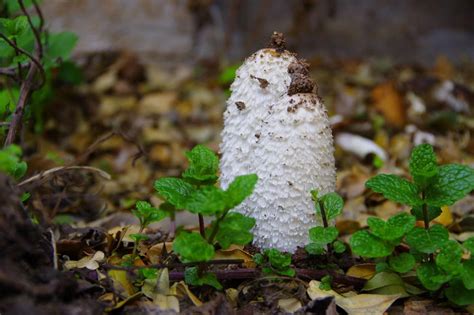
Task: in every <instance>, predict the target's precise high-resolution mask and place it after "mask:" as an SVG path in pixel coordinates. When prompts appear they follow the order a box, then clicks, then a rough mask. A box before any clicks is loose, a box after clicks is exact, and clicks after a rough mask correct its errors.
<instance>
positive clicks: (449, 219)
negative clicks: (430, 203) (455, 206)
mask: <svg viewBox="0 0 474 315" xmlns="http://www.w3.org/2000/svg"><path fill="white" fill-rule="evenodd" d="M434 221H435V222H436V223H439V224H442V225H444V226H448V225H450V224H451V223H453V221H454V219H453V214H452V213H451V209H450V208H449V207H448V206H444V207H441V214H440V215H439V217H437V218H436V219H434Z"/></svg>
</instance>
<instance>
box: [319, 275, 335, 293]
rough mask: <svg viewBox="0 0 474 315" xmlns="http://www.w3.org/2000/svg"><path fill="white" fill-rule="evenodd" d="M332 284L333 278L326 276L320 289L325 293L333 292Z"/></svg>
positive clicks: (322, 279)
mask: <svg viewBox="0 0 474 315" xmlns="http://www.w3.org/2000/svg"><path fill="white" fill-rule="evenodd" d="M331 283H332V277H331V276H330V275H326V276H324V277H322V278H321V283H320V284H319V288H320V289H321V290H324V291H329V290H331Z"/></svg>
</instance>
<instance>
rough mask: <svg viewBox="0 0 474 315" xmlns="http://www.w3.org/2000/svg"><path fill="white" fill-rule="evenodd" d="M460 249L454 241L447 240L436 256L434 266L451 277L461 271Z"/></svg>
mask: <svg viewBox="0 0 474 315" xmlns="http://www.w3.org/2000/svg"><path fill="white" fill-rule="evenodd" d="M461 258H462V248H461V245H459V243H458V242H456V241H451V240H448V241H447V242H445V243H444V244H443V246H442V247H441V248H440V251H439V253H438V254H437V255H436V265H437V266H438V267H440V268H441V269H443V270H444V271H445V272H447V273H448V274H451V275H456V274H459V273H461V271H462V264H461Z"/></svg>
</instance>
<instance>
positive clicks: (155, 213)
mask: <svg viewBox="0 0 474 315" xmlns="http://www.w3.org/2000/svg"><path fill="white" fill-rule="evenodd" d="M135 208H136V209H135V210H132V213H133V215H135V216H136V217H137V218H138V219H139V220H140V224H141V225H142V226H147V225H149V224H151V223H153V222H158V221H161V220H163V219H164V218H166V217H167V216H168V213H167V212H165V211H163V210H161V209H157V208H155V207H153V206H152V205H151V204H150V203H149V202H147V201H137V202H136V204H135Z"/></svg>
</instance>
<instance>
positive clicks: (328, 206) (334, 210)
mask: <svg viewBox="0 0 474 315" xmlns="http://www.w3.org/2000/svg"><path fill="white" fill-rule="evenodd" d="M321 204H322V205H323V207H324V210H325V213H326V217H327V219H328V220H332V219H335V218H336V217H337V216H338V215H340V214H341V212H342V208H344V201H343V200H342V198H341V196H339V195H338V194H337V193H335V192H332V193H328V194H325V195H324V196H322V197H321V198H319V201H318V203H317V204H316V211H317V212H318V213H321Z"/></svg>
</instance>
